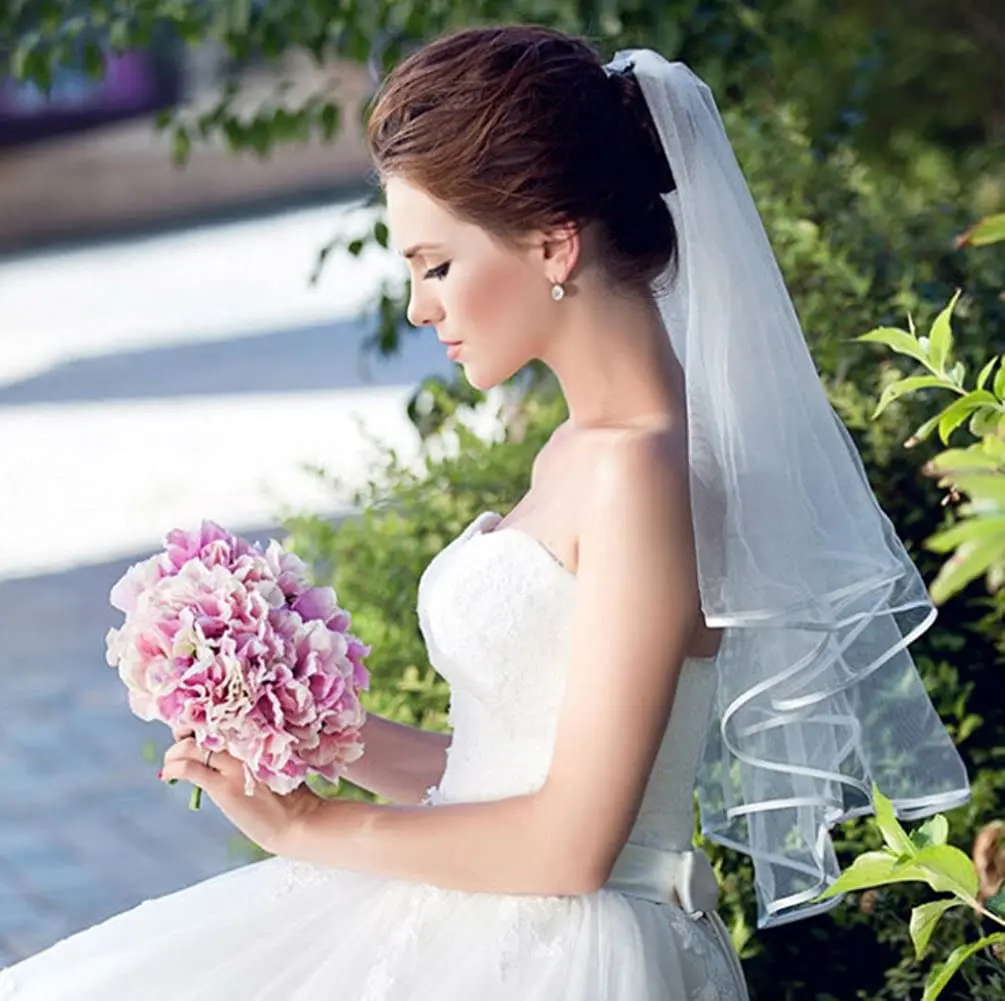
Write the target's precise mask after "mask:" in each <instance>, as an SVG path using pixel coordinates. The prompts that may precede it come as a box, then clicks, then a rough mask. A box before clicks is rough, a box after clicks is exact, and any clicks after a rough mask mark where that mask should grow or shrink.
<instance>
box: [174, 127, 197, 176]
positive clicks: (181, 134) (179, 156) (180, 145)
mask: <svg viewBox="0 0 1005 1001" xmlns="http://www.w3.org/2000/svg"><path fill="white" fill-rule="evenodd" d="M191 150H192V139H191V137H190V136H189V134H188V131H187V130H186V129H185V128H184V126H179V127H178V128H176V129H175V131H174V136H173V137H172V142H171V158H172V160H174V162H175V165H176V166H178V167H183V166H184V165H185V164H186V163H187V162H188V157H189V153H190V152H191Z"/></svg>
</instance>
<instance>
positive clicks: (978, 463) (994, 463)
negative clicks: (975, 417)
mask: <svg viewBox="0 0 1005 1001" xmlns="http://www.w3.org/2000/svg"><path fill="white" fill-rule="evenodd" d="M928 465H929V466H930V467H931V468H932V470H933V472H936V473H943V474H945V475H947V476H948V475H951V474H953V473H960V472H966V471H973V472H983V471H986V470H993V471H995V472H997V471H998V468H999V461H998V459H997V457H996V456H995V455H994V454H991V453H989V451H988V450H987V449H986V448H984V447H983V446H982V444H980V443H978V444H976V445H968V446H967V447H966V448H947V449H946V450H945V451H944V452H940V453H939V454H938V455H937V456H935V458H933V459H932V460H931V461H930V462H929V463H928Z"/></svg>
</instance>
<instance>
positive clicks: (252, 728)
mask: <svg viewBox="0 0 1005 1001" xmlns="http://www.w3.org/2000/svg"><path fill="white" fill-rule="evenodd" d="M111 602H112V605H114V606H115V608H117V609H119V611H121V612H124V613H125V616H126V618H125V622H124V624H123V625H122V628H120V629H111V630H110V631H109V633H108V636H107V648H108V649H107V659H108V663H109V665H110V666H112V667H116V668H118V671H119V676H120V677H121V678H122V680H123V681H124V682H125V684H126V687H127V688H128V690H129V706H130V708H131V709H132V711H133V712H134V713H135V714H136V715H137V716H139V718H140V719H143V720H148V721H149V720H155V719H156V720H161V721H162V722H164V723H167V724H168V725H169V726H172V727H180V728H183V729H185V730H189V731H191V732H192V734H193V735H194V737H195V740H196V743H197V744H198V745H199V746H200V747H202V748H204V749H205V750H207V751H226V752H228V753H229V754H232V755H233V756H234V757H236V758H237V759H238V760H240V761H242V762H243V763H244V768H245V792H246V793H247V794H248V795H251V793H252V791H253V789H254V783H255V782H256V781H259V782H263V783H265V784H266V785H267V786H268V787H269V788H270V789H272V790H273V791H274V792H277V793H280V794H284V793H288V792H290V791H292V790H293V789H295V788H297V787H298V786H299V785H301V784H302V783H303V782H304V781H305V780H306V778H307V775H308V773H310V772H314V773H316V774H317V775H320V776H322V777H323V778H325V779H328V780H329V781H332V782H337V781H338V780H339V779H340V778H341V776H342V775H343V774H344V770H345V766H346V765H348V764H350V763H351V762H353V761H355V760H357V759H358V758H359V757H360V756H361V755H362V753H363V744H362V741H361V736H360V735H361V730H362V726H363V723H364V722H365V719H366V711H365V710H364V709H363V706H362V703H361V702H360V691H362V690H365V689H367V688H368V686H369V680H370V675H369V672H368V671H367V669H366V668H365V667H364V664H363V660H364V658H365V657H366V656H367V655H368V654H369V653H370V648H369V647H367V646H365V645H364V644H363V643H361V642H360V641H359V640H358V639H357V638H356V637H355V636H353V635H352V634H351V633H350V632H349V631H348V629H349V625H350V621H351V619H350V616H349V614H348V613H347V612H346V611H344V610H343V609H342V608H340V607H339V606H338V604H337V603H336V598H335V592H334V591H333V590H332V589H331V588H330V587H311V586H310V585H309V584H308V582H307V578H306V568H305V566H304V563H303V562H302V561H301V560H300V559H299V557H297V556H296V555H294V554H292V553H289V552H286V551H285V550H284V549H283V548H282V546H281V545H280V544H279V543H278V542H275V541H272V542H270V543H269V545H268V547H267V548H266V549H264V550H263V549H262V548H261V547H260V546H258V545H253V544H251V543H249V542H247V541H246V540H245V539H242V538H241V537H240V536H236V535H231V534H230V533H228V532H226V531H225V530H224V529H222V528H221V527H220V526H219V525H216V524H214V523H213V522H209V521H206V522H203V524H202V526H201V528H200V530H199V531H195V532H184V531H181V530H176V531H173V532H171V533H170V534H169V535H168V536H167V538H166V540H165V548H164V551H163V552H161V553H157V554H155V555H154V556H151V557H150V559H148V560H145V561H143V562H142V563H137V564H136V565H135V566H132V567H130V569H129V570H128V571H126V573H125V575H124V576H123V577H122V579H121V580H119V581H118V583H116V585H115V586H114V587H113V588H112V593H111ZM201 791H202V790H200V789H198V788H196V789H194V790H193V794H192V799H191V801H190V804H189V805H190V807H191V808H192V809H194V810H197V809H199V803H200V794H201Z"/></svg>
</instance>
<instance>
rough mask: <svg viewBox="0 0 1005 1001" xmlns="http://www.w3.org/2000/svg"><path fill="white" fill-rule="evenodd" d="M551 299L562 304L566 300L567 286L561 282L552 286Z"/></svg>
mask: <svg viewBox="0 0 1005 1001" xmlns="http://www.w3.org/2000/svg"><path fill="white" fill-rule="evenodd" d="M551 297H552V299H554V300H555V302H561V301H562V300H563V299H564V298H565V286H564V285H563V284H562V283H561V282H555V284H554V285H552V286H551Z"/></svg>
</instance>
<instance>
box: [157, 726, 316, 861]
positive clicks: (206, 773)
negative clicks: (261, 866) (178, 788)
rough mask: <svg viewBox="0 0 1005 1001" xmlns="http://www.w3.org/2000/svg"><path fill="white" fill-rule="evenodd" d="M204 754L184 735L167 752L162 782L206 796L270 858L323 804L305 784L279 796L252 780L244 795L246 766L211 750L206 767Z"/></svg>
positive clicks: (228, 756)
mask: <svg viewBox="0 0 1005 1001" xmlns="http://www.w3.org/2000/svg"><path fill="white" fill-rule="evenodd" d="M205 760H206V751H205V750H204V749H203V748H201V747H199V745H198V744H196V742H195V738H194V737H184V738H182V739H181V740H179V741H178V742H177V743H176V744H173V745H172V746H171V747H169V748H168V750H167V752H166V753H165V755H164V768H163V770H162V771H161V773H160V778H161V780H162V781H164V782H170V781H172V780H173V779H184V780H185V781H186V782H191V783H192V784H193V785H195V786H198V787H199V788H200V789H203V790H204V791H205V792H206V795H208V796H209V798H210V799H211V800H213V802H214V803H216V805H217V806H218V807H219V808H220V811H221V812H222V813H223V815H224V816H225V817H227V819H228V820H229V821H230V822H231V823H232V824H233V825H234V826H235V827H236V828H237V829H238V830H240V831H241V833H242V834H244V835H245V837H247V838H250V839H251V840H252V841H253V842H255V844H257V845H259V846H260V847H261V848H264V849H265V851H267V852H271V853H272V854H273V855H282V854H283V846H284V845H285V844H286V841H287V839H288V837H289V836H290V834H291V833H292V832H293V831H294V830H295V828H296V826H297V825H298V824H299V823H300V822H301V821H302V820H304V819H305V818H306V817H307V816H309V815H310V814H312V813H313V812H314V811H315V810H317V808H318V807H319V806H320V805H321V803H323V802H324V800H323V799H322V798H321V797H320V796H318V795H317V794H316V793H315V792H314V791H313V790H311V789H310V788H309V787H308V786H307V785H302V786H300V787H299V788H297V789H294V790H293V792H291V793H287V794H286V795H285V796H280V795H279V794H278V793H274V792H273V791H272V790H271V789H270V788H269V787H268V786H267V785H265V784H264V783H262V782H256V783H255V786H254V792H253V793H252V795H250V796H247V795H245V792H244V765H243V764H242V763H241V762H240V761H238V760H237V758H235V757H233V755H230V754H227V753H226V752H225V751H214V752H213V757H212V759H211V761H210V767H208V768H207V767H206V765H205V764H204V762H205Z"/></svg>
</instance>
